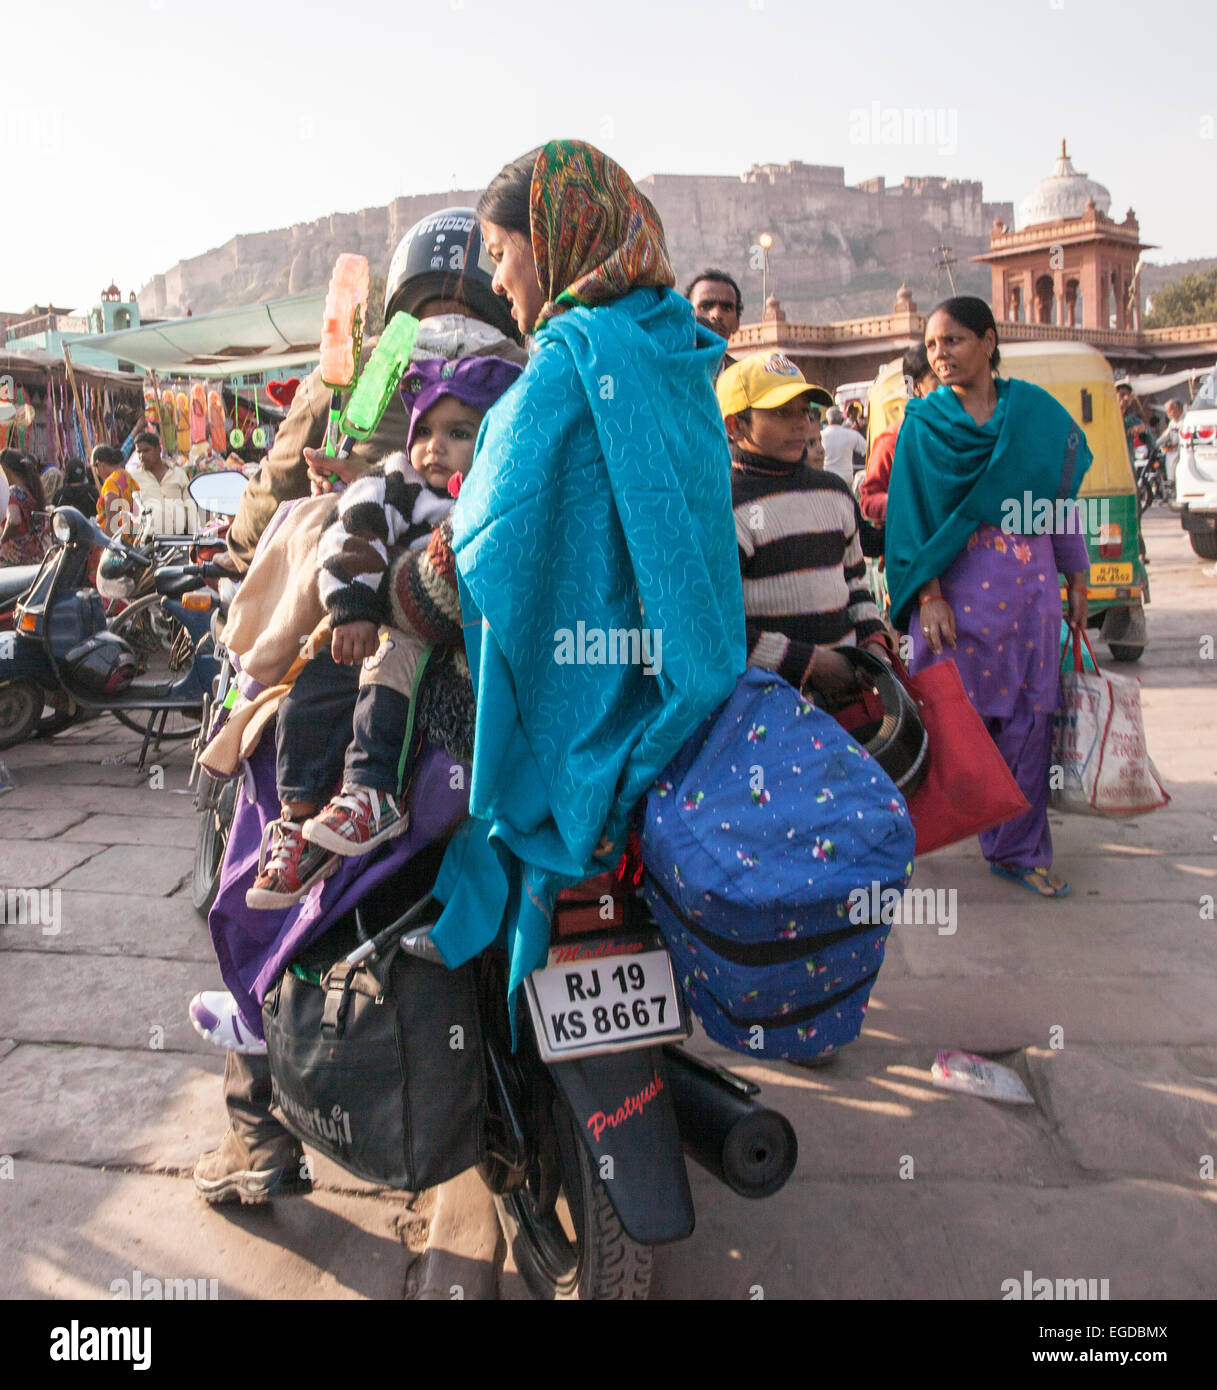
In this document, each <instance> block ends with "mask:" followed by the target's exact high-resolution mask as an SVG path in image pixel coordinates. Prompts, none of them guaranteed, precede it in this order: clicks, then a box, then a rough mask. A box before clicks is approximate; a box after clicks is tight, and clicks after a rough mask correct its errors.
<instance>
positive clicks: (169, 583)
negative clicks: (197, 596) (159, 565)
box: [156, 565, 206, 598]
mask: <svg viewBox="0 0 1217 1390" xmlns="http://www.w3.org/2000/svg"><path fill="white" fill-rule="evenodd" d="M205 587H206V586H205V585H204V583H203V581H202V579H200V578H199V576H198V575H197V574H183V573H182V572H181V570H179V569H177V568H176V567H174V566H169V565H167V566H166V567H165V568H164V569H161V570H158V571H157V574H156V592H157V593H158V594H160V595H161V596H162V597H163V598H181V597H182V596H183V595H185V594H192V593H194V591H195V590H196V589H202V588H205Z"/></svg>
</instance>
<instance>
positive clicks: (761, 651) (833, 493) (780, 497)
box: [731, 454, 886, 688]
mask: <svg viewBox="0 0 1217 1390" xmlns="http://www.w3.org/2000/svg"><path fill="white" fill-rule="evenodd" d="M731 502H732V506H733V507H734V509H735V535H736V540H737V542H738V544H739V559H740V572H741V574H742V576H743V583H744V616H745V620H746V624H747V633H748V665H749V666H763V667H766V668H767V669H769V670H771V671H776V672H777V673H778V674H779V675H780V676H781V677H782V678H783V679H784V680H787V681H789V682H790V684H791V685H793V686H795V687H796V688H801V687H802V685H803V684H804V682H805V681H806V679H807V675H808V672H809V670H810V668H811V662H812V658H813V656H814V655H815V649H816V647H818V646H829V647H838V646H852V645H854V644H861V643H863V642H865V641H867V640H868V639H870V638H872V637H877V636H883V635H884V634H885V633H886V628H885V626H884V623H883V620H882V618H881V617H880V616H879V610H878V609H877V608H876V607H875V602H874V599H873V598H872V597H871V592H870V588H869V586H868V584H867V581H866V564H865V562H864V560H863V557H862V545H861V540H860V536H859V531H860V517H859V515H858V504H857V503H856V502H855V501H854V498H853V494H852V493H851V492H850V490H849V488H848V487H847V486H846V484H845V483H844V482H843V481H842V480H841V479H840V478H838V477H836V476H834V475H833V474H832V473H825V472H824V471H823V470H822V469H818V468H809V467H807V465H806V464H801V463H800V464H795V465H793V466H791V465H789V464H781V463H777V462H776V461H774V460H772V459H764V458H761V457H760V456H759V455H748V454H740V455H737V459H736V462H735V464H734V465H733V467H732V469H731Z"/></svg>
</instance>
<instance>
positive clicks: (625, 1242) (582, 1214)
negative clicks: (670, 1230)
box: [494, 1093, 653, 1302]
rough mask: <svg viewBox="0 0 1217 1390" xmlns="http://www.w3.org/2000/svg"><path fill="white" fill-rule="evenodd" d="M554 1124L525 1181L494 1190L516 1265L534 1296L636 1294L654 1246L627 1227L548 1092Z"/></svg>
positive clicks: (615, 1297) (641, 1294)
mask: <svg viewBox="0 0 1217 1390" xmlns="http://www.w3.org/2000/svg"><path fill="white" fill-rule="evenodd" d="M549 1114H550V1116H551V1118H552V1121H553V1123H552V1127H550V1128H549V1131H548V1138H549V1139H550V1140H552V1142H551V1143H548V1144H545V1143H543V1144H542V1146H541V1147H542V1150H543V1151H542V1152H541V1153H540V1154H539V1156H538V1158H537V1161H536V1163H534V1165H533V1168H532V1170H531V1171H530V1172H529V1174H528V1176H527V1178H526V1180H525V1182H524V1183H523V1184H522V1185H521V1186H519V1187H517V1188H514V1189H513V1190H511V1191H509V1192H506V1193H503V1194H502V1195H500V1196H496V1197H495V1199H494V1200H495V1206H496V1208H497V1209H498V1214H499V1224H500V1226H502V1228H503V1234H504V1236H505V1237H506V1239H507V1243H508V1245H509V1247H510V1248H511V1252H512V1256H513V1257H514V1259H515V1263H516V1268H517V1269H518V1270H519V1271H520V1275H521V1277H522V1278H523V1280H524V1282H525V1284H526V1285H527V1286H528V1290H529V1292H530V1293H531V1294H532V1295H533V1297H534V1298H537V1299H546V1300H557V1301H564V1302H565V1301H574V1300H580V1301H586V1300H591V1299H595V1300H602V1301H619V1302H620V1301H626V1300H642V1299H645V1298H646V1297H647V1294H648V1292H649V1291H650V1287H651V1273H652V1253H653V1252H652V1249H651V1247H650V1246H649V1245H639V1244H638V1242H637V1241H635V1240H632V1239H631V1238H630V1237H629V1235H627V1234H626V1231H625V1228H624V1227H623V1226H622V1224H621V1220H620V1218H619V1217H618V1215H617V1213H616V1211H615V1210H614V1208H613V1204H612V1202H611V1200H610V1199H609V1195H608V1189H607V1187H606V1186H605V1184H604V1182H603V1180H602V1179H601V1178H600V1175H599V1174H598V1173H597V1172H596V1170H595V1167H594V1165H593V1163H592V1158H591V1155H590V1154H589V1153H588V1151H587V1148H586V1146H585V1145H584V1144H583V1143H581V1142H580V1139H579V1136H578V1135H577V1134H576V1133H575V1129H574V1125H573V1123H572V1121H571V1118H570V1113H569V1112H568V1110H567V1109H566V1106H565V1104H564V1103H563V1102H562V1100H561V1099H560V1097H559V1096H558V1095H557V1094H556V1093H554V1095H553V1097H552V1100H551V1104H550V1109H549Z"/></svg>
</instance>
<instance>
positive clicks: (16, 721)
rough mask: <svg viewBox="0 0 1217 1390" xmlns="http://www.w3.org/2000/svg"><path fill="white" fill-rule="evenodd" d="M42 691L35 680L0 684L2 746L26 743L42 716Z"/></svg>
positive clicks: (0, 733) (0, 745)
mask: <svg viewBox="0 0 1217 1390" xmlns="http://www.w3.org/2000/svg"><path fill="white" fill-rule="evenodd" d="M42 704H43V695H42V691H41V690H40V689H39V688H38V686H36V685H35V684H34V682H33V681H7V682H6V683H5V684H4V685H0V748H14V747H16V745H17V744H19V743H24V742H25V740H26V739H27V738H29V737H30V735H31V734H32V733H34V731H35V730H36V729H37V728H38V721H39V720H40V719H41V718H42Z"/></svg>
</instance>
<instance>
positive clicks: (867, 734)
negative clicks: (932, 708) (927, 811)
mask: <svg viewBox="0 0 1217 1390" xmlns="http://www.w3.org/2000/svg"><path fill="white" fill-rule="evenodd" d="M837 651H838V652H839V654H840V655H841V656H843V657H845V658H846V660H847V661H849V662H851V663H852V665H853V666H854V669H855V671H856V673H857V677H858V684H859V686H860V687H861V688H862V691H863V699H864V702H865V703H866V704H867V705H868V708H867V710H866V711H865V712H864V713H862V714H861V715H860V716H859V717H858V722H855V720H854V719H850V720H849V721H848V722H847V721H846V720H845V719H842V720H841V722H842V723H844V724H845V726H846V728H848V729H849V731H850V733H852V734H853V736H854V738H856V739H857V740H858V742H859V743H860V744H861V745H862V747H863V748H865V749H866V751H867V752H868V753H869V754H870V755H871V757H872V758H874V759H875V761H876V762H877V763H878V764H879V766H880V767H881V768H882V769H883V770H884V772H886V773H887V775H888V776H889V777H890V778H891V779H892V781H893V782H895V784H896V787H897V790H898V791H899V792H900V794H901V795H902V796H903V797H904V798H905V800H906V801H907V800H908V798H909V797H910V796H912V794H913V793H914V792H915V791H916V790H917V788H918V787H919V786H920V785H921V783H922V781H923V779H924V778H925V774H926V773H927V772H928V771H929V766H930V740H929V736H928V735H927V733H926V731H925V725H924V724H923V723H922V722H921V716H920V715H919V714H918V713H917V706H916V704H914V702H913V697H912V696H911V695H910V694H909V692H908V691H907V690H906V689H905V687H904V685H903V683H902V682H901V681H899V680H897V678H896V676H895V675H894V674H893V672H892V670H891V667H889V666H887V665H885V664H884V663H883V662H882V661H880V660H879V658H878V657H877V656H872V655H871V654H870V652H868V651H863V650H862V649H861V648H859V647H838V648H837ZM867 692H869V693H870V695H871V697H872V698H871V700H870V701H865V695H866V693H867ZM857 708H858V706H857V705H855V706H853V709H854V710H855V711H856V710H857Z"/></svg>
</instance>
